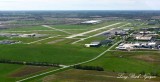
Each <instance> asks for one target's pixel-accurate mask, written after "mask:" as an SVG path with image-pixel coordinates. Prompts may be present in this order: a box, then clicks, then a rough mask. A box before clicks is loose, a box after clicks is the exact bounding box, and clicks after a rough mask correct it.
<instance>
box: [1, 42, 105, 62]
mask: <svg viewBox="0 0 160 82" xmlns="http://www.w3.org/2000/svg"><path fill="white" fill-rule="evenodd" d="M0 48H1V50H0V59H9V60H17V61H28V62H29V61H33V62H50V63H60V64H74V63H79V62H82V61H86V60H89V59H91V58H93V57H95V56H97V55H98V54H99V53H101V52H102V51H103V50H104V49H102V48H100V49H98V48H85V47H82V46H75V45H67V44H64V45H47V44H43V45H42V44H41V45H33V44H32V45H25V44H24V45H23V44H16V45H0Z"/></svg>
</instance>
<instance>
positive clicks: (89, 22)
mask: <svg viewBox="0 0 160 82" xmlns="http://www.w3.org/2000/svg"><path fill="white" fill-rule="evenodd" d="M98 23H101V20H90V21H84V22H81V24H98Z"/></svg>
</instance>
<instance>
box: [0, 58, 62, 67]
mask: <svg viewBox="0 0 160 82" xmlns="http://www.w3.org/2000/svg"><path fill="white" fill-rule="evenodd" d="M0 63H9V64H21V65H34V66H54V67H59V64H53V63H48V62H24V61H13V60H5V59H1V60H0Z"/></svg>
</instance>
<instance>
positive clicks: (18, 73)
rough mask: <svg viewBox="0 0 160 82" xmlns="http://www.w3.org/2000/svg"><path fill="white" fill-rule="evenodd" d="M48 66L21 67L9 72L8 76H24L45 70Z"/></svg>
mask: <svg viewBox="0 0 160 82" xmlns="http://www.w3.org/2000/svg"><path fill="white" fill-rule="evenodd" d="M48 68H49V67H41V66H26V67H23V68H21V69H20V70H18V71H16V72H14V73H12V74H10V75H9V76H10V77H24V76H27V75H31V74H34V73H38V72H40V71H43V70H46V69H48Z"/></svg>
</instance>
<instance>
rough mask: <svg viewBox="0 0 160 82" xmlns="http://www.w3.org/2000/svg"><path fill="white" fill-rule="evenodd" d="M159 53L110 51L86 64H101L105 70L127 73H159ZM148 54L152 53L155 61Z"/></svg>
mask: <svg viewBox="0 0 160 82" xmlns="http://www.w3.org/2000/svg"><path fill="white" fill-rule="evenodd" d="M159 54H160V53H159V52H121V51H111V52H108V53H106V54H105V55H104V56H102V57H101V58H99V59H98V60H96V61H94V62H91V63H88V64H86V65H93V66H101V67H103V68H104V69H105V70H106V71H115V72H129V73H140V72H142V71H144V72H145V73H151V72H157V73H159V74H160V70H159V69H160V61H159V60H160V55H159ZM148 55H152V56H153V57H152V60H155V61H151V59H150V58H151V57H148ZM135 56H136V57H135ZM139 56H140V57H139ZM145 58H146V59H145Z"/></svg>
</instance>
